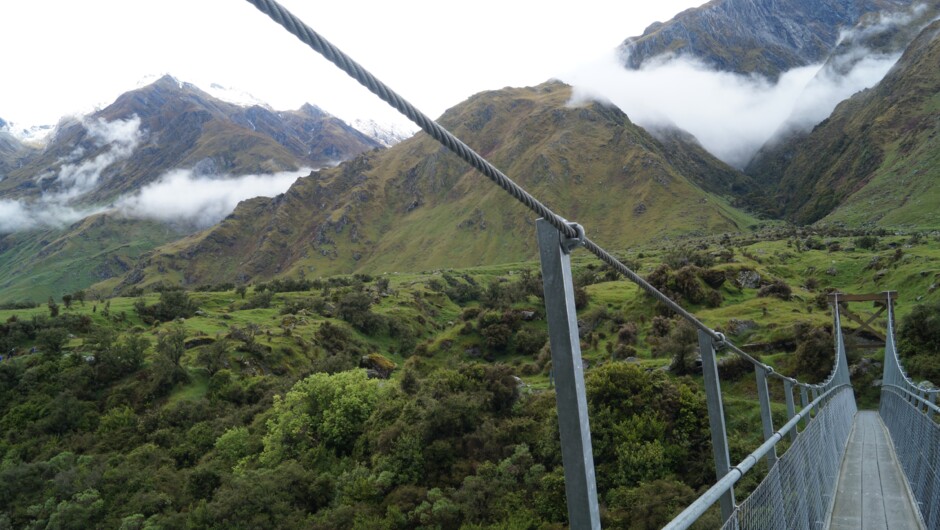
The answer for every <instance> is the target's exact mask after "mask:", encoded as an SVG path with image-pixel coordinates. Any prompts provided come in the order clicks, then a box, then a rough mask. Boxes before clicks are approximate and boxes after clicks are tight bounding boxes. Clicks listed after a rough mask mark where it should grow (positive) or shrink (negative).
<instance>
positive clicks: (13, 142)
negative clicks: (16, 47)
mask: <svg viewBox="0 0 940 530" xmlns="http://www.w3.org/2000/svg"><path fill="white" fill-rule="evenodd" d="M8 128H9V125H7V126H6V127H4V129H3V130H0V265H2V267H0V268H2V272H0V291H2V292H3V297H4V298H5V299H10V298H11V297H15V296H27V295H30V294H31V295H32V296H38V297H40V298H44V297H45V296H46V293H47V292H49V293H50V294H54V293H55V292H56V291H58V290H60V289H62V288H64V287H65V286H80V287H84V286H87V285H90V284H91V283H94V282H96V281H101V280H103V279H106V278H108V277H110V276H111V275H113V274H117V273H120V272H123V271H125V270H126V269H127V268H128V267H129V266H130V263H132V262H133V260H134V259H136V258H137V257H138V256H139V255H140V253H141V252H143V251H145V250H149V249H150V248H152V247H153V246H155V245H157V244H163V243H167V242H169V241H172V240H174V239H177V238H179V237H181V236H183V235H185V234H187V233H191V232H193V231H194V230H196V229H200V228H205V227H207V226H210V225H212V224H213V223H216V222H218V221H219V220H220V219H222V218H223V217H225V216H226V215H228V214H229V213H230V212H231V211H232V210H233V209H234V208H235V206H236V205H237V204H238V203H239V202H240V201H242V200H245V199H250V198H252V197H257V196H260V195H267V196H274V195H277V194H279V193H282V192H283V191H285V190H286V189H287V188H288V187H289V186H290V185H291V184H292V183H293V182H294V180H296V179H297V178H298V177H300V176H302V175H306V174H308V173H309V172H310V168H312V167H324V166H332V165H336V164H338V163H340V162H341V161H343V160H345V159H347V158H351V157H353V156H355V155H356V154H359V153H362V152H364V151H368V150H371V149H376V148H381V144H380V143H379V142H377V141H376V140H373V139H372V138H370V137H368V136H366V135H365V134H363V133H361V132H359V131H358V130H356V129H354V128H352V127H350V126H348V125H347V124H345V123H344V122H342V121H341V120H339V119H337V118H335V117H333V116H330V115H329V114H327V113H326V112H324V111H322V110H321V109H319V108H318V107H316V106H314V105H304V106H303V107H301V108H300V109H297V110H294V111H274V110H272V109H270V108H268V107H266V106H261V105H251V106H247V107H244V106H239V105H235V104H232V103H228V102H225V101H222V100H219V99H217V98H215V97H213V96H211V95H209V94H208V93H206V92H204V91H202V90H200V89H199V88H198V87H195V86H194V85H191V84H187V83H183V82H180V81H178V80H176V79H174V78H172V77H170V76H164V77H162V78H159V79H157V80H156V81H155V82H153V83H151V84H149V85H147V86H144V87H141V88H138V89H136V90H132V91H130V92H127V93H125V94H123V95H121V96H120V97H118V98H117V100H116V101H114V103H112V104H111V105H108V106H107V107H105V108H103V109H101V110H99V111H96V112H94V113H92V114H90V115H87V116H72V117H66V118H63V119H62V120H61V121H60V122H59V124H58V125H57V126H56V129H55V132H54V134H53V135H52V136H50V137H49V138H48V139H47V141H46V143H45V145H44V146H42V147H41V148H39V147H35V146H31V145H28V144H24V143H23V142H21V141H20V140H18V139H17V138H16V137H15V136H14V135H12V134H10V133H9V132H8V131H7V129H8ZM83 241H84V242H85V243H82V242H83ZM89 242H94V244H93V245H90V244H88V243H89ZM40 277H41V278H42V280H41V281H40V280H38V278H40Z"/></svg>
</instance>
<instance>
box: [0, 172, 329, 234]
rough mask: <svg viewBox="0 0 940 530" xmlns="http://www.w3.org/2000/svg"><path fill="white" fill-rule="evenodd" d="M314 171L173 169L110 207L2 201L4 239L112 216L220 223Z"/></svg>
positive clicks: (194, 223)
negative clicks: (237, 173)
mask: <svg viewBox="0 0 940 530" xmlns="http://www.w3.org/2000/svg"><path fill="white" fill-rule="evenodd" d="M310 171H311V170H310V169H300V170H298V171H293V172H282V173H274V174H270V175H242V176H237V177H232V176H219V175H214V176H196V175H195V174H194V173H193V171H191V170H188V169H177V170H172V171H170V172H168V173H166V174H164V175H163V176H162V177H160V178H159V179H158V180H157V181H155V182H153V183H151V184H148V185H146V186H144V187H143V188H142V189H141V190H140V191H139V192H138V193H135V194H133V195H128V196H124V197H122V198H120V199H118V200H117V201H115V202H114V204H112V205H110V206H98V207H75V206H70V205H67V204H63V203H60V202H58V201H57V200H50V199H49V198H48V197H44V198H42V199H39V200H36V201H26V200H19V199H18V200H9V199H0V234H9V233H13V232H22V231H26V230H37V229H49V228H63V227H65V226H68V225H70V224H72V223H74V222H76V221H79V220H81V219H84V218H85V217H88V216H89V215H94V214H97V213H102V212H110V213H116V214H119V215H122V216H124V217H128V218H131V219H150V220H155V221H161V222H165V223H171V224H173V225H176V226H182V227H185V228H189V229H202V228H207V227H209V226H212V225H213V224H215V223H218V222H219V221H221V220H222V219H223V218H225V216H227V215H228V214H230V213H232V211H234V210H235V206H237V205H238V203H239V202H241V201H243V200H246V199H251V198H253V197H273V196H275V195H278V194H280V193H284V192H285V191H287V189H288V188H290V186H291V184H293V183H294V182H296V181H297V179H298V178H299V177H302V176H306V175H308V174H310Z"/></svg>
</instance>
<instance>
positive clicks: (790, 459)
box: [665, 303, 856, 530]
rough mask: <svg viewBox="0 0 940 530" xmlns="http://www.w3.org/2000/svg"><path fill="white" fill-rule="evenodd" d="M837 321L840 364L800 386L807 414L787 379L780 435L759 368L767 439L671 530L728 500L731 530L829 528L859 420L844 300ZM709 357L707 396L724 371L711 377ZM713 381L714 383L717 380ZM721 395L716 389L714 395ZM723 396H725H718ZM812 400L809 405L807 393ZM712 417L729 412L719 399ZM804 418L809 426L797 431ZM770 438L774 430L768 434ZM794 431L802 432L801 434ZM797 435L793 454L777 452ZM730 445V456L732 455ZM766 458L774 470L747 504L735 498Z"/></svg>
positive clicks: (717, 438)
mask: <svg viewBox="0 0 940 530" xmlns="http://www.w3.org/2000/svg"><path fill="white" fill-rule="evenodd" d="M833 307H834V318H835V333H834V335H835V338H836V340H835V351H836V355H835V362H834V363H833V367H832V372H831V373H830V374H829V377H828V378H827V379H826V381H825V382H823V383H821V384H819V385H805V384H802V383H800V384H799V388H800V397H801V399H802V405H803V408H802V410H800V411H799V413H795V412H794V407H793V395H792V392H793V390H794V386H793V385H792V384H790V383H788V382H786V381H785V382H784V394H785V398H786V401H787V411H788V413H787V415H788V417H789V421H788V422H787V423H786V424H785V425H784V426H783V427H782V428H781V429H780V430H779V431H776V432H774V431H773V426H772V424H769V423H770V421H771V415H770V403H769V392H768V391H767V381H766V377H765V374H762V373H761V369H760V368H759V367H757V370H756V372H757V390H758V395H759V397H760V398H761V399H760V402H761V417H762V422H763V424H764V425H763V426H764V432H765V442H764V444H763V445H761V446H760V447H759V448H758V449H757V450H755V451H754V452H753V453H751V454H750V455H748V456H747V458H745V459H744V460H742V461H741V463H739V464H738V465H737V466H734V467H733V468H728V469H727V470H726V472H725V473H724V474H721V465H720V464H719V465H718V469H719V474H720V475H721V476H719V477H718V482H716V483H715V485H714V486H712V487H711V488H710V489H709V490H708V491H706V492H705V493H704V494H703V495H702V496H700V497H699V498H698V499H697V500H696V501H695V502H694V503H692V505H690V506H689V507H688V508H686V509H685V510H684V511H683V512H682V513H681V514H679V515H678V516H677V517H676V518H675V519H673V520H672V521H671V522H670V523H669V524H668V525H667V526H666V527H665V528H666V529H668V530H682V529H685V528H689V527H690V526H692V525H693V524H694V523H695V522H696V521H697V520H698V519H699V518H700V517H701V516H702V515H703V514H704V513H705V512H706V511H707V510H708V509H709V508H710V507H711V506H712V505H713V504H714V503H715V502H719V500H720V501H721V502H722V505H721V508H722V521H724V526H723V527H722V528H726V529H730V530H746V529H754V530H765V529H781V530H789V529H807V530H810V529H813V530H815V529H816V528H819V527H820V526H821V525H823V524H825V521H826V518H827V516H828V514H829V511H830V510H831V508H832V502H833V496H834V492H835V489H836V484H837V481H838V476H839V468H840V466H841V463H842V455H843V453H844V452H845V448H846V444H847V442H848V438H849V434H850V433H851V430H852V422H853V421H854V418H855V413H856V404H855V394H854V391H853V389H852V386H851V384H850V382H849V375H848V361H847V358H846V354H845V342H844V340H843V337H842V331H841V321H840V316H839V305H838V303H836V304H834V305H833ZM710 354H711V355H713V352H709V351H704V350H703V352H702V359H703V363H702V365H703V372H704V375H705V383H706V398H708V399H711V396H710V395H709V392H708V390H709V388H708V387H709V386H714V387H717V373H715V374H710V372H712V371H714V370H713V365H712V363H711V362H710V361H709V355H710ZM712 379H714V382H712ZM712 392H714V391H712ZM719 393H720V392H719ZM810 394H811V395H812V396H813V401H812V402H808V401H809V397H808V395H810ZM709 405H710V407H709V415H710V416H712V417H713V416H715V415H722V414H723V412H722V411H721V407H720V402H719V403H718V404H717V406H714V405H713V404H712V403H709ZM801 421H804V423H805V422H808V423H806V426H805V428H804V429H803V430H802V431H800V432H798V428H797V427H798V425H799V423H800V422H801ZM768 433H772V434H769V435H768ZM794 433H798V434H797V435H796V436H795V437H794V436H792V435H793V434H794ZM712 435H713V436H712V443H713V444H714V445H719V444H722V443H727V436H726V435H725V434H724V432H718V433H716V432H714V427H713V433H712ZM788 435H791V436H790V437H791V439H792V443H791V445H790V447H789V448H788V449H787V450H786V452H785V453H784V454H783V455H782V456H780V457H778V456H777V455H776V446H777V443H778V442H779V441H780V440H782V439H783V438H785V437H787V436H788ZM726 450H727V448H726V447H725V448H724V449H723V451H726ZM719 453H720V451H716V455H715V456H716V458H715V460H716V462H719V463H720V462H721V460H722V456H723V455H721V454H719ZM762 458H764V459H767V463H768V468H769V471H768V473H767V475H766V476H765V477H764V479H763V480H762V481H761V483H760V484H759V485H758V486H757V488H756V489H755V490H754V491H753V492H751V494H750V495H749V496H748V497H747V498H746V499H745V500H744V501H743V502H741V503H740V504H736V503H735V501H734V485H735V484H736V483H737V482H738V480H739V479H740V478H741V477H742V476H744V474H745V473H747V472H748V471H749V470H750V469H751V468H752V467H754V465H755V464H756V463H757V461H759V460H760V459H762Z"/></svg>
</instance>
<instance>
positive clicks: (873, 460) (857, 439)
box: [829, 411, 923, 530]
mask: <svg viewBox="0 0 940 530" xmlns="http://www.w3.org/2000/svg"><path fill="white" fill-rule="evenodd" d="M905 481H906V479H905V478H904V474H903V473H902V472H901V468H900V466H899V465H898V461H897V457H896V456H895V454H894V445H893V444H891V442H890V441H889V439H888V433H887V430H886V429H885V427H884V424H883V423H882V422H881V416H879V415H878V413H877V412H875V411H859V412H858V414H857V415H856V416H855V424H854V426H853V427H852V433H851V434H850V435H849V444H848V446H847V447H846V450H845V457H844V458H843V460H842V470H841V472H840V473H839V483H838V486H837V487H836V500H835V503H834V504H833V507H832V515H831V516H830V520H829V528H830V530H922V529H923V526H922V525H921V522H920V517H919V516H918V514H917V511H916V510H915V509H914V506H913V503H912V499H911V496H910V494H909V493H908V491H909V490H908V489H907V487H906V484H905Z"/></svg>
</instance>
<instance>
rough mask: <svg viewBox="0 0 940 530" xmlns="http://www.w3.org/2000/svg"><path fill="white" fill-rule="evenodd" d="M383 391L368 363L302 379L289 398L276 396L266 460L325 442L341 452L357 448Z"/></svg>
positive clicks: (300, 452) (300, 454)
mask: <svg viewBox="0 0 940 530" xmlns="http://www.w3.org/2000/svg"><path fill="white" fill-rule="evenodd" d="M379 393H380V386H379V383H378V381H376V380H374V379H368V378H367V377H366V372H365V370H362V369H358V370H350V371H347V372H340V373H338V374H333V375H329V374H324V373H318V374H314V375H311V376H310V377H307V378H306V379H303V380H301V381H299V382H297V383H296V384H295V385H294V386H293V387H292V388H291V390H290V391H289V392H288V393H287V395H285V396H284V397H283V398H282V397H280V396H276V397H275V401H274V408H273V413H272V417H271V419H270V420H268V424H267V427H268V432H267V434H266V435H265V436H264V451H263V452H262V454H261V461H262V463H264V464H266V465H269V466H273V465H275V464H277V463H278V462H281V461H283V460H286V459H288V458H303V456H304V455H305V454H306V453H307V452H308V451H311V450H314V449H316V448H317V447H319V446H321V445H322V446H323V447H325V448H327V449H330V450H332V451H333V452H335V453H337V454H347V453H349V452H351V451H352V449H353V446H354V445H355V443H356V440H358V438H359V436H360V435H361V434H362V432H363V430H364V429H365V423H366V420H368V419H369V416H370V415H371V414H372V411H373V410H374V409H375V406H376V403H377V402H378V399H379Z"/></svg>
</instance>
